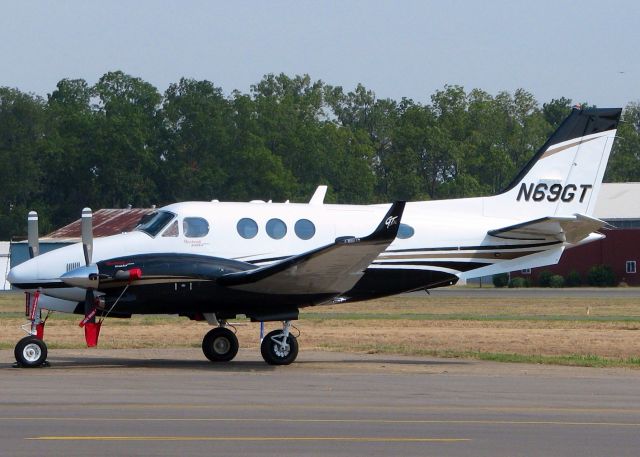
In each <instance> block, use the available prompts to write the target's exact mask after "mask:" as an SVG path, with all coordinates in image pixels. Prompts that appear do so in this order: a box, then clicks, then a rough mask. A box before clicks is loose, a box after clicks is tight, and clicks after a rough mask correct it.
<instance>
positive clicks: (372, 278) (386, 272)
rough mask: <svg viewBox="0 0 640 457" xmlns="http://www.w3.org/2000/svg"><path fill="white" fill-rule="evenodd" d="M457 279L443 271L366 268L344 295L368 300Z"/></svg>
mask: <svg viewBox="0 0 640 457" xmlns="http://www.w3.org/2000/svg"><path fill="white" fill-rule="evenodd" d="M457 281H458V277H457V276H456V275H454V274H452V273H449V272H445V271H435V270H426V269H393V268H388V269H387V268H368V269H367V270H366V271H365V273H364V276H363V277H362V279H360V281H358V283H357V284H356V285H355V286H354V287H353V288H352V289H351V290H350V291H348V292H346V293H345V294H344V297H345V298H347V299H348V300H349V301H359V300H368V299H371V298H378V297H385V296H389V295H396V294H401V293H404V292H411V291H414V290H419V289H432V288H436V287H443V286H450V285H453V284H455V283H456V282H457Z"/></svg>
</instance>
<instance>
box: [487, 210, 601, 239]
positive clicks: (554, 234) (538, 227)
mask: <svg viewBox="0 0 640 457" xmlns="http://www.w3.org/2000/svg"><path fill="white" fill-rule="evenodd" d="M607 225H608V224H607V223H606V222H605V221H602V220H600V219H595V218H593V217H589V216H585V215H583V214H574V215H573V216H550V217H543V218H541V219H534V220H532V221H527V222H523V223H521V224H516V225H511V226H509V227H503V228H499V229H496V230H489V232H487V233H488V234H489V235H491V236H495V237H498V238H506V239H510V240H548V239H550V238H551V239H556V240H559V241H563V242H565V241H566V242H568V243H571V244H575V243H578V242H580V241H582V240H584V239H585V238H587V237H588V236H589V235H590V234H591V233H593V232H595V231H597V230H600V229H601V228H603V227H605V226H607Z"/></svg>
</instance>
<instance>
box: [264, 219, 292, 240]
mask: <svg viewBox="0 0 640 457" xmlns="http://www.w3.org/2000/svg"><path fill="white" fill-rule="evenodd" d="M267 234H268V235H269V236H270V237H271V238H273V239H274V240H279V239H281V238H284V236H285V235H286V234H287V225H286V224H285V223H284V222H282V221H281V220H280V219H269V221H268V222H267Z"/></svg>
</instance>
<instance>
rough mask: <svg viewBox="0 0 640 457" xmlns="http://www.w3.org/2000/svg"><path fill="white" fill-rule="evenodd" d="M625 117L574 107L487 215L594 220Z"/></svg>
mask: <svg viewBox="0 0 640 457" xmlns="http://www.w3.org/2000/svg"><path fill="white" fill-rule="evenodd" d="M621 113H622V109H621V108H594V109H578V108H574V109H573V111H572V112H571V114H570V115H569V117H567V118H566V119H565V120H564V121H563V122H562V124H561V125H560V127H558V129H557V130H556V131H555V132H554V133H553V134H552V135H551V136H550V137H549V139H548V140H547V141H546V143H545V144H544V145H543V146H542V147H541V148H540V149H539V150H538V152H537V153H536V154H535V156H534V157H533V158H532V159H531V160H530V161H529V162H528V163H527V165H526V166H525V167H524V168H523V169H522V170H521V171H520V173H519V174H518V175H517V176H516V177H515V179H514V180H513V181H512V182H511V183H510V184H509V185H508V186H507V188H506V189H505V191H504V192H502V193H501V194H499V195H496V196H494V197H489V198H488V199H487V200H486V201H485V208H484V212H485V215H487V216H494V217H506V218H519V217H523V218H526V219H531V218H532V217H534V218H535V217H547V216H565V215H574V214H583V215H587V216H591V215H592V214H593V210H594V208H595V205H596V200H597V196H598V192H599V191H600V186H601V184H602V177H603V175H604V172H605V169H606V166H607V161H608V160H609V154H610V153H611V147H612V146H613V140H614V138H615V134H616V129H617V127H618V122H619V120H620V115H621Z"/></svg>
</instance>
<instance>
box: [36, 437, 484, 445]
mask: <svg viewBox="0 0 640 457" xmlns="http://www.w3.org/2000/svg"><path fill="white" fill-rule="evenodd" d="M26 439H27V440H36V441H259V442H266V441H341V442H351V443H456V442H462V441H471V440H470V439H469V438H393V437H391V438H380V437H378V438H366V437H360V436H278V437H274V436H37V437H33V438H26Z"/></svg>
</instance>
